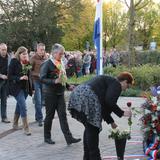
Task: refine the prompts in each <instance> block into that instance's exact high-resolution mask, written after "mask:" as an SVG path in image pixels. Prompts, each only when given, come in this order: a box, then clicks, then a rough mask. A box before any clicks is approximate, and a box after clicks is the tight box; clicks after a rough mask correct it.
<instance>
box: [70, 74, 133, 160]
mask: <svg viewBox="0 0 160 160" xmlns="http://www.w3.org/2000/svg"><path fill="white" fill-rule="evenodd" d="M131 84H133V76H132V75H131V74H130V73H128V72H123V73H120V75H118V76H117V78H113V77H110V76H106V75H99V76H96V77H94V78H93V79H91V80H89V81H87V82H85V83H83V84H81V85H79V86H77V87H76V88H75V89H74V90H73V91H72V93H71V95H70V99H69V103H68V110H69V111H70V113H71V115H72V117H73V118H75V119H77V120H78V121H80V122H81V123H82V124H83V125H84V127H85V130H84V135H83V146H84V157H83V160H101V157H100V151H99V147H98V145H99V133H100V131H101V130H102V126H101V123H102V119H103V120H104V121H106V122H107V123H108V124H111V127H112V128H116V127H117V124H116V123H115V122H114V119H113V118H112V116H111V113H112V112H113V113H115V114H116V115H117V116H118V117H122V116H131V111H130V110H126V111H123V110H122V109H120V108H119V106H118V105H117V99H118V97H119V96H120V94H121V91H122V90H123V91H124V90H126V89H127V88H129V87H130V86H131Z"/></svg>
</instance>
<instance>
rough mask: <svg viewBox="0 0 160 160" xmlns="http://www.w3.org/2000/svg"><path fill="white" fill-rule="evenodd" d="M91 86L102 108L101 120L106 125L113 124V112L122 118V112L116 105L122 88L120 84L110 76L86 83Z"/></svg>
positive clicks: (102, 76)
mask: <svg viewBox="0 0 160 160" xmlns="http://www.w3.org/2000/svg"><path fill="white" fill-rule="evenodd" d="M86 84H88V85H89V86H91V88H92V90H93V91H94V92H95V94H96V95H97V96H98V99H99V102H100V103H101V106H102V118H103V119H104V120H105V121H106V122H107V123H112V122H114V120H113V118H112V117H111V113H112V112H114V113H115V114H116V115H117V116H119V117H122V116H123V114H124V111H123V110H121V109H120V108H119V106H118V105H117V100H118V98H119V96H120V94H121V91H122V88H121V84H120V82H119V81H118V80H117V79H116V78H113V77H110V76H105V75H101V76H96V77H95V78H93V79H91V80H89V81H88V82H86Z"/></svg>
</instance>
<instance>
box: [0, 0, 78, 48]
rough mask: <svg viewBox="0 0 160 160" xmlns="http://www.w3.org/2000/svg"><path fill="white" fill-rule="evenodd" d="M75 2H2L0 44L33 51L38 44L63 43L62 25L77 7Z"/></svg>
mask: <svg viewBox="0 0 160 160" xmlns="http://www.w3.org/2000/svg"><path fill="white" fill-rule="evenodd" d="M78 2H80V0H77V2H76V3H78ZM76 3H75V1H74V0H67V1H66V0H45V1H44V0H0V8H1V10H2V12H1V24H0V41H2V42H6V43H8V44H10V45H11V46H13V49H16V48H17V47H19V46H20V45H24V46H26V47H28V48H30V47H33V43H36V42H43V43H45V44H46V45H47V48H50V46H51V45H52V44H53V43H55V42H59V43H60V42H61V38H62V36H63V30H62V26H61V25H60V24H61V22H62V21H63V20H65V19H66V16H69V13H70V11H71V10H72V12H73V8H75V9H76V8H77V6H76ZM73 13H75V12H73Z"/></svg>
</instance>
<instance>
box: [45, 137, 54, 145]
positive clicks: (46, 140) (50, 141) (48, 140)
mask: <svg viewBox="0 0 160 160" xmlns="http://www.w3.org/2000/svg"><path fill="white" fill-rule="evenodd" d="M44 141H45V142H46V143H48V144H55V142H54V141H53V140H52V139H51V138H45V139H44Z"/></svg>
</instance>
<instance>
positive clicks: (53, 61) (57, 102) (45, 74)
mask: <svg viewBox="0 0 160 160" xmlns="http://www.w3.org/2000/svg"><path fill="white" fill-rule="evenodd" d="M64 51H65V50H64V47H63V46H62V45H61V44H57V43H56V44H54V45H53V47H52V50H51V58H50V59H49V60H47V61H45V62H44V63H43V64H42V65H41V68H40V80H41V82H42V91H43V95H44V101H45V108H46V117H45V120H44V141H45V142H46V143H48V144H54V143H55V142H54V141H53V140H52V139H51V128H52V120H53V118H54V115H55V111H57V113H58V117H59V121H60V127H61V129H62V132H63V134H64V137H65V140H66V142H67V144H68V145H70V144H72V143H77V142H79V141H80V140H81V139H76V138H73V136H72V134H71V132H70V130H69V126H68V122H67V115H66V104H65V99H64V91H65V87H66V88H67V89H70V90H71V89H73V86H71V85H68V84H67V83H66V80H67V77H66V72H65V67H64V65H63V63H62V57H63V56H64Z"/></svg>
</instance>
